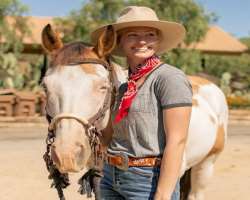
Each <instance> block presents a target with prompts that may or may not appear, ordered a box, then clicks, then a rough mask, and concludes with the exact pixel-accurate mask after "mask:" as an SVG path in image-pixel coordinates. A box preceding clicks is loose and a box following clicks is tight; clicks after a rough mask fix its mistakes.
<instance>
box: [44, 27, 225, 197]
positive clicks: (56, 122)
mask: <svg viewBox="0 0 250 200" xmlns="http://www.w3.org/2000/svg"><path fill="white" fill-rule="evenodd" d="M42 39H43V46H44V48H45V49H46V50H47V52H48V53H49V54H50V59H51V64H50V67H49V69H48V70H47V72H46V75H45V77H44V78H43V86H44V88H45V91H46V94H47V104H46V111H47V113H48V115H50V116H51V117H52V119H53V125H50V127H51V126H52V127H51V129H53V130H54V132H55V135H56V136H55V138H54V142H53V144H51V157H52V160H53V163H54V164H55V165H56V167H57V169H58V170H59V171H60V172H61V173H66V172H79V171H80V170H82V169H83V168H85V169H89V168H91V167H93V152H92V148H91V144H90V136H89V131H88V128H89V126H90V125H92V124H93V122H92V124H90V121H91V119H92V118H93V116H95V115H97V114H98V112H99V111H100V109H102V107H103V104H105V103H107V102H105V99H107V97H108V98H110V96H111V95H112V93H111V92H110V89H111V88H112V87H113V86H114V88H116V90H117V89H118V88H119V86H120V85H121V84H122V83H124V82H125V81H126V76H125V75H124V72H123V70H122V69H121V68H120V67H119V66H118V65H115V64H113V65H112V68H111V69H108V67H107V66H108V65H110V64H107V62H108V60H107V59H108V57H109V55H110V53H111V52H112V49H113V48H114V46H115V43H116V35H115V31H114V30H113V28H112V27H109V28H108V29H107V30H106V31H104V32H103V33H102V35H101V36H100V38H99V40H98V43H97V44H96V45H95V46H87V45H84V44H83V43H81V42H75V43H70V44H66V45H64V44H63V43H62V42H61V40H60V38H59V37H58V34H57V33H56V32H54V31H53V30H52V28H51V27H50V26H47V27H45V28H44V30H43V33H42ZM86 60H87V61H86ZM189 80H190V82H191V84H192V87H193V107H192V115H191V122H190V127H189V133H188V139H187V144H186V148H185V153H184V157H183V164H182V170H181V174H180V176H183V177H182V180H181V191H184V193H183V195H182V199H189V200H202V199H204V195H203V190H204V188H205V186H206V185H207V183H208V181H209V179H210V178H211V176H212V174H213V168H214V163H215V161H216V158H217V157H218V155H219V154H220V153H221V151H222V150H223V147H224V144H225V141H226V135H227V121H228V107H227V103H226V100H225V97H224V94H223V93H222V91H221V90H220V89H219V88H218V87H217V86H216V85H214V84H213V83H211V82H209V81H207V80H205V79H202V78H199V77H195V76H191V77H189ZM109 115H110V109H109V108H108V109H106V110H105V111H103V113H102V117H101V118H99V119H98V120H96V121H95V122H94V125H95V128H96V129H98V130H102V131H103V134H102V136H100V137H101V140H102V141H103V143H104V144H108V141H109V140H110V138H111V137H112V135H111V132H112V129H111V128H112V127H111V125H110V123H109ZM185 172H186V173H185Z"/></svg>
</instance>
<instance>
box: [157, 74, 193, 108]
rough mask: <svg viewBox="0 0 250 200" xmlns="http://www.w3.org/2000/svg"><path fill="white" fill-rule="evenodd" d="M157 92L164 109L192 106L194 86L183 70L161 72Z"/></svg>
mask: <svg viewBox="0 0 250 200" xmlns="http://www.w3.org/2000/svg"><path fill="white" fill-rule="evenodd" d="M155 92H156V96H157V98H158V101H159V102H160V104H161V107H162V108H163V109H168V108H174V107H184V106H192V95H193V93H192V86H191V84H190V82H189V81H188V79H187V77H186V75H185V74H184V73H183V72H182V71H176V72H175V73H173V74H167V73H161V74H160V75H159V79H158V81H157V84H156V91H155Z"/></svg>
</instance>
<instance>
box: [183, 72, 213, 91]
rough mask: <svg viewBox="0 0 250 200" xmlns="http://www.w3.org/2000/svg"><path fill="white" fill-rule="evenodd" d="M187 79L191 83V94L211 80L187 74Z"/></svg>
mask: <svg viewBox="0 0 250 200" xmlns="http://www.w3.org/2000/svg"><path fill="white" fill-rule="evenodd" d="M188 79H189V81H190V83H191V85H192V90H193V94H197V93H198V90H199V88H200V87H201V86H203V85H208V84H211V83H212V82H211V81H209V80H207V79H204V78H201V77H199V76H188Z"/></svg>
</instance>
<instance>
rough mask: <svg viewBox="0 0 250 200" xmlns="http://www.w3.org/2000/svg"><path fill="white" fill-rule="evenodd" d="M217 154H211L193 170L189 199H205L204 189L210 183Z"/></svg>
mask: <svg viewBox="0 0 250 200" xmlns="http://www.w3.org/2000/svg"><path fill="white" fill-rule="evenodd" d="M215 157H216V155H214V154H213V155H210V156H209V157H207V158H206V159H205V160H203V161H202V162H200V163H199V164H197V165H195V166H193V167H192V170H191V191H190V194H189V196H188V200H204V199H205V198H204V190H205V188H206V186H207V184H208V183H209V181H210V179H211V177H212V175H213V171H214V162H215Z"/></svg>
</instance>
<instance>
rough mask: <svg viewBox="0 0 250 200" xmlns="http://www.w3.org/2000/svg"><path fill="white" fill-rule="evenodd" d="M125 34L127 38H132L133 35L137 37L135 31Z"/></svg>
mask: <svg viewBox="0 0 250 200" xmlns="http://www.w3.org/2000/svg"><path fill="white" fill-rule="evenodd" d="M127 36H128V37H129V38H133V37H137V34H136V33H129V34H128V35H127Z"/></svg>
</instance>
